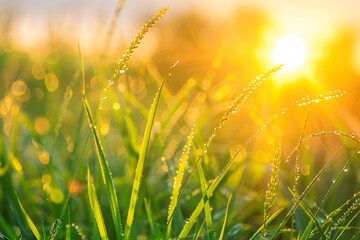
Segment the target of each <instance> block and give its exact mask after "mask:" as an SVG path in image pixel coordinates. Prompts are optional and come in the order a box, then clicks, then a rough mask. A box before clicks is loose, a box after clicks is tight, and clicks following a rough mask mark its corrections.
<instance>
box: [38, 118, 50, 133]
mask: <svg viewBox="0 0 360 240" xmlns="http://www.w3.org/2000/svg"><path fill="white" fill-rule="evenodd" d="M49 129H50V124H49V121H48V120H47V119H46V118H44V117H38V118H36V119H35V131H36V132H37V134H39V135H45V134H46V133H48V132H49Z"/></svg>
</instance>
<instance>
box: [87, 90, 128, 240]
mask: <svg viewBox="0 0 360 240" xmlns="http://www.w3.org/2000/svg"><path fill="white" fill-rule="evenodd" d="M82 99H83V103H84V107H85V110H86V114H87V117H88V120H89V122H90V127H91V130H92V133H93V136H94V142H95V147H96V152H97V155H98V159H99V163H100V169H101V175H102V177H103V181H104V184H105V186H106V191H107V194H108V198H109V201H110V207H111V213H112V216H113V220H114V225H115V232H116V236H117V239H123V231H122V224H121V218H120V210H119V203H118V201H117V196H116V190H115V187H114V183H113V180H112V177H111V173H110V169H109V165H108V162H107V161H106V159H105V155H104V152H103V148H102V146H101V144H100V140H99V138H98V133H97V130H96V127H95V123H94V121H93V117H92V114H91V110H90V107H89V102H88V100H87V98H86V95H85V89H83V91H82Z"/></svg>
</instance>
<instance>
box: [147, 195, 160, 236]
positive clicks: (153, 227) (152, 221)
mask: <svg viewBox="0 0 360 240" xmlns="http://www.w3.org/2000/svg"><path fill="white" fill-rule="evenodd" d="M144 202H145V210H146V214H147V217H148V220H149V222H150V226H151V231H152V232H153V234H154V237H155V239H160V238H161V232H160V229H159V228H158V226H157V225H156V222H155V219H154V216H153V214H152V211H151V204H150V200H149V201H148V200H147V199H146V198H144Z"/></svg>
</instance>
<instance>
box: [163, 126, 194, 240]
mask: <svg viewBox="0 0 360 240" xmlns="http://www.w3.org/2000/svg"><path fill="white" fill-rule="evenodd" d="M194 133H195V126H194V127H193V128H192V129H191V131H190V134H189V136H188V141H187V142H186V144H185V146H184V150H183V155H182V156H181V158H180V161H179V169H178V171H177V175H176V177H175V180H174V185H173V189H172V195H171V198H170V199H171V201H170V204H169V211H168V217H167V221H168V226H167V229H168V233H167V234H168V236H167V238H166V239H168V238H169V233H170V229H171V223H172V219H170V217H171V215H172V214H173V213H174V211H175V207H176V204H177V202H178V198H179V191H180V187H181V183H182V180H183V177H184V172H185V168H186V166H187V165H188V158H189V153H190V149H191V146H192V140H193V138H194Z"/></svg>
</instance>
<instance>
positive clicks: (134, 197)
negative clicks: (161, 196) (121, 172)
mask: <svg viewBox="0 0 360 240" xmlns="http://www.w3.org/2000/svg"><path fill="white" fill-rule="evenodd" d="M168 76H169V73H167V74H166V75H165V77H164V78H163V80H162V82H161V85H160V88H159V91H158V92H157V94H156V96H155V99H154V102H153V103H152V105H151V108H150V112H149V117H148V120H147V123H146V127H145V132H144V137H143V141H142V144H141V148H140V153H139V159H138V162H137V166H136V170H135V178H134V182H133V189H132V192H131V197H130V205H129V211H128V215H127V219H126V225H125V239H130V235H131V227H132V224H133V221H134V214H135V208H136V203H137V199H138V195H139V190H140V185H141V178H142V175H143V170H144V162H145V158H146V153H147V150H148V147H149V143H150V136H151V130H152V127H153V124H154V120H155V114H156V111H157V107H158V104H159V100H160V95H161V90H162V89H163V86H164V82H165V80H166V78H167V77H168Z"/></svg>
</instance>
